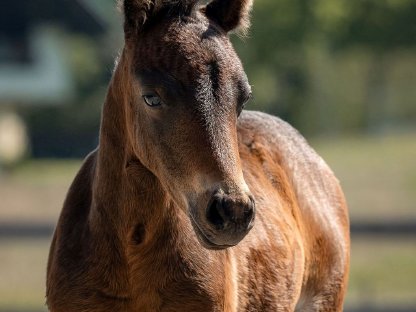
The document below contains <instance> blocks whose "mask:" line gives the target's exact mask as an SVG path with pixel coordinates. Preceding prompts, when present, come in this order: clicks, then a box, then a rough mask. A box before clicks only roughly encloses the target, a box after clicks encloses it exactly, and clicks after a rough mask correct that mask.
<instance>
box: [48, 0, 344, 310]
mask: <svg viewBox="0 0 416 312" xmlns="http://www.w3.org/2000/svg"><path fill="white" fill-rule="evenodd" d="M251 5H252V1H250V0H213V1H211V2H210V3H208V4H206V5H199V4H198V3H197V0H124V1H123V3H122V7H123V12H124V20H125V23H124V32H125V46H124V48H123V51H122V53H121V55H120V57H119V59H118V62H117V65H116V68H115V71H114V75H113V78H112V80H111V83H110V86H109V90H108V94H107V98H106V101H105V104H104V108H103V113H102V122H101V132H100V143H99V147H98V148H97V149H96V150H95V151H94V152H92V153H91V154H90V155H89V156H88V157H87V158H86V160H85V162H84V164H83V166H82V168H81V169H80V171H79V173H78V174H77V176H76V178H75V180H74V182H73V183H72V186H71V188H70V189H69V192H68V195H67V198H66V200H65V203H64V207H63V210H62V213H61V216H60V219H59V222H58V225H57V228H56V231H55V234H54V237H53V242H52V246H51V250H50V256H49V262H48V273H47V304H48V306H49V309H50V310H51V311H54V312H67V311H68V312H69V311H89V312H92V311H178V312H179V311H191V312H193V311H204V312H209V311H227V312H236V311H342V305H343V299H344V293H345V288H346V284H347V275H348V268H349V221H348V214H347V207H346V203H345V200H344V196H343V193H342V190H341V188H340V186H339V183H338V181H337V180H336V178H335V177H334V175H333V173H332V172H331V170H330V169H329V168H328V166H327V165H326V164H325V162H324V161H323V160H322V159H321V158H320V157H319V156H318V155H317V154H316V153H315V152H314V151H313V150H312V149H311V148H310V147H309V146H308V144H307V143H306V142H305V140H304V139H303V138H302V137H301V135H300V134H299V133H298V132H296V130H294V129H293V128H292V127H291V126H289V125H288V124H287V123H285V122H283V121H281V120H280V119H278V118H276V117H272V116H269V115H267V114H263V113H259V112H248V111H243V107H244V104H245V103H246V102H247V101H248V100H249V99H250V96H251V89H250V85H249V83H248V80H247V77H246V75H245V73H244V70H243V67H242V65H241V62H240V60H239V58H238V56H237V55H236V53H235V52H234V50H233V48H232V46H231V43H230V40H229V33H230V32H231V31H235V30H238V29H239V30H242V31H244V30H246V29H247V27H248V17H249V11H250V8H251Z"/></svg>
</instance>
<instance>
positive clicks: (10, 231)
mask: <svg viewBox="0 0 416 312" xmlns="http://www.w3.org/2000/svg"><path fill="white" fill-rule="evenodd" d="M54 228H55V225H53V224H49V223H45V224H30V223H0V239H3V240H4V239H12V238H26V239H30V238H33V239H35V238H45V239H46V238H49V237H51V236H52V234H53V231H54ZM351 235H353V236H355V235H359V236H363V235H364V236H365V235H371V236H414V237H415V238H416V220H411V221H403V222H388V223H381V222H380V223H376V222H371V223H370V222H354V223H352V224H351ZM0 312H1V310H0Z"/></svg>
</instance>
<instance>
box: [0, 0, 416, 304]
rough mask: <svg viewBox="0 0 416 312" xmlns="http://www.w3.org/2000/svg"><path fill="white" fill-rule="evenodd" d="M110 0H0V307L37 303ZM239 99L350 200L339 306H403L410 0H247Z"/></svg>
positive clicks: (94, 99) (107, 72) (88, 114)
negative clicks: (344, 291) (348, 250)
mask: <svg viewBox="0 0 416 312" xmlns="http://www.w3.org/2000/svg"><path fill="white" fill-rule="evenodd" d="M121 25H122V23H121V16H120V15H119V13H118V12H117V10H116V9H115V1H114V0H17V1H6V0H1V1H0V311H2V312H3V311H27V312H31V311H45V310H46V308H45V306H44V301H45V299H44V293H45V271H46V261H47V255H48V248H49V243H50V238H51V235H52V231H53V228H54V225H55V223H56V221H57V218H58V215H59V212H60V209H61V206H62V203H63V200H64V197H65V194H66V191H67V189H68V187H69V184H70V183H71V181H72V179H73V177H74V175H75V173H76V171H77V170H78V168H79V166H80V163H81V161H82V158H83V157H85V156H86V154H87V153H88V152H89V151H91V150H92V149H93V148H95V147H96V145H97V142H98V128H99V122H100V110H101V105H102V103H103V100H104V97H105V92H106V87H107V84H108V82H109V79H110V77H111V71H112V68H113V63H114V58H115V57H116V55H117V53H118V51H119V49H120V47H121V46H122V39H123V36H122V26H121ZM252 25H253V26H252V28H251V32H250V34H249V36H248V37H247V38H244V39H239V38H237V37H235V38H233V41H234V42H235V46H236V49H237V50H238V53H239V55H240V56H241V59H242V61H243V63H244V65H245V69H246V72H247V75H248V77H249V79H250V82H251V84H252V85H253V90H254V96H255V99H254V100H253V101H252V102H251V103H250V106H249V107H248V109H253V110H262V111H266V112H270V113H272V114H275V115H278V116H280V117H281V118H283V119H285V120H287V121H289V122H290V123H291V124H293V125H294V126H295V127H296V128H298V129H299V130H300V131H301V133H302V134H303V135H304V136H306V137H307V138H308V140H309V142H310V143H311V145H312V146H313V147H314V148H315V149H316V150H317V151H318V152H319V153H320V154H321V155H322V156H323V157H324V159H325V160H326V161H327V162H328V163H329V165H330V166H331V167H332V168H333V170H334V171H335V173H336V174H337V176H338V178H339V179H340V181H341V183H342V185H343V188H344V191H345V193H346V197H347V200H348V203H349V206H350V214H351V229H352V262H351V275H350V284H349V290H348V295H347V300H346V308H345V310H346V311H369V312H371V311H386V312H387V311H391V312H393V311H395V312H398V311H416V204H415V202H416V53H415V52H416V1H414V0H336V1H335V0H255V6H254V11H253V21H252Z"/></svg>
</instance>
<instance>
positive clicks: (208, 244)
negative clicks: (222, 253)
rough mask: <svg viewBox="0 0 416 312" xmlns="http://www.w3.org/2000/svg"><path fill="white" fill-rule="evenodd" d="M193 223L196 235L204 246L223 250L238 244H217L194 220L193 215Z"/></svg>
mask: <svg viewBox="0 0 416 312" xmlns="http://www.w3.org/2000/svg"><path fill="white" fill-rule="evenodd" d="M191 223H192V227H193V228H194V232H195V235H196V237H197V239H198V241H199V243H200V244H201V246H202V247H204V248H206V249H210V250H223V249H227V248H230V247H233V246H235V245H237V243H236V244H225V245H223V244H221V245H219V244H216V243H215V242H213V241H212V240H211V239H210V238H209V237H208V236H209V235H207V234H205V233H204V232H203V231H202V230H201V228H200V227H199V225H198V223H197V222H196V221H195V220H194V218H193V217H191Z"/></svg>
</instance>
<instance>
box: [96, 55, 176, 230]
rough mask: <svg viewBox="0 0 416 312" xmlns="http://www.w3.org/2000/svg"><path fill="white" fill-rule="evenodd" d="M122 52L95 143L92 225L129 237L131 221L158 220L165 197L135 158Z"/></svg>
mask: <svg viewBox="0 0 416 312" xmlns="http://www.w3.org/2000/svg"><path fill="white" fill-rule="evenodd" d="M124 55H125V53H123V55H122V57H121V60H120V62H119V65H118V66H117V68H116V70H115V72H114V75H113V78H112V80H111V83H110V86H109V89H108V93H107V97H106V101H105V103H104V106H103V111H102V119H101V129H100V142H99V149H98V153H97V163H96V170H95V176H94V182H93V196H92V198H93V204H92V211H91V214H90V223H91V224H92V227H93V228H94V227H95V228H96V229H97V230H99V231H102V230H103V225H105V228H106V229H107V230H108V231H112V232H113V233H112V234H113V235H114V234H117V236H119V237H123V238H124V237H125V236H126V235H129V234H130V233H129V231H130V230H131V228H132V227H134V226H135V224H136V223H138V222H139V223H149V222H151V220H150V219H152V218H160V217H161V214H162V213H163V211H164V208H165V207H164V206H166V205H168V204H169V200H168V198H169V196H168V195H167V194H166V192H164V191H163V189H162V188H161V187H160V183H159V181H158V180H157V178H156V177H155V176H154V175H153V174H152V173H151V172H150V171H149V170H147V168H145V167H144V166H143V165H142V164H141V162H140V161H139V160H138V159H137V158H136V157H135V153H134V148H133V146H134V145H133V137H134V136H133V130H132V127H130V126H129V125H130V124H131V122H132V120H131V119H132V118H131V115H130V110H129V99H130V96H129V94H128V91H126V90H131V88H130V82H129V80H128V75H127V74H126V73H128V72H127V71H128V68H126V67H128V66H129V64H128V60H126V59H123V58H125V56H124Z"/></svg>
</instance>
